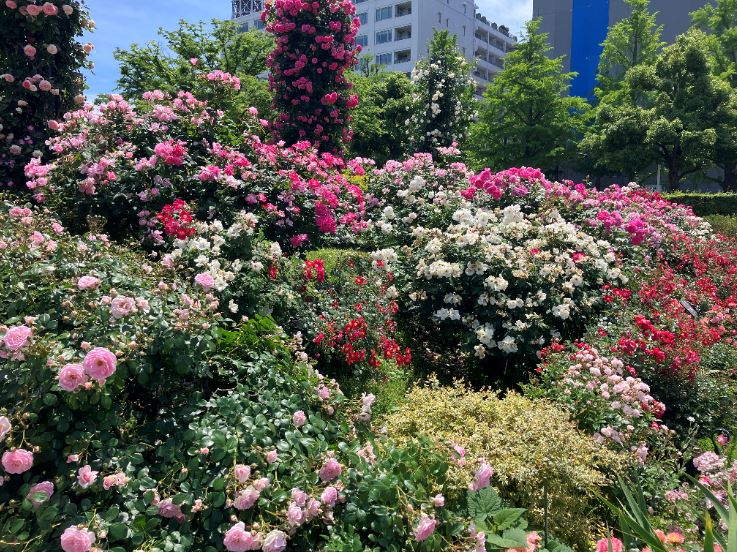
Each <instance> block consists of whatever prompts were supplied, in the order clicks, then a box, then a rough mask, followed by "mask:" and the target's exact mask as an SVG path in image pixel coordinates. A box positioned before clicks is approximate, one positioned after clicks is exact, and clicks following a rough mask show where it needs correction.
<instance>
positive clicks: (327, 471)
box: [319, 458, 343, 483]
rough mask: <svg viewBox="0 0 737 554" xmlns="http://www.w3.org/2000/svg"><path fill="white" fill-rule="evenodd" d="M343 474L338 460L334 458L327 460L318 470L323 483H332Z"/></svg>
mask: <svg viewBox="0 0 737 554" xmlns="http://www.w3.org/2000/svg"><path fill="white" fill-rule="evenodd" d="M342 472H343V468H342V467H341V465H340V463H339V462H338V460H336V459H335V458H328V459H327V461H326V462H325V464H324V465H323V466H322V467H321V468H320V472H319V476H320V479H322V480H323V481H324V482H326V483H327V482H328V481H332V480H334V479H337V478H338V477H339V476H340V474H341V473H342Z"/></svg>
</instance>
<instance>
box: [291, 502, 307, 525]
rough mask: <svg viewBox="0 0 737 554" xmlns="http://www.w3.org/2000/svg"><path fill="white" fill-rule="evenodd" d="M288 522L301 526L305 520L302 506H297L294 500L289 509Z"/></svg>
mask: <svg viewBox="0 0 737 554" xmlns="http://www.w3.org/2000/svg"><path fill="white" fill-rule="evenodd" d="M287 522H288V523H289V526H290V527H299V526H300V525H302V524H303V523H304V522H305V514H304V512H303V511H302V508H300V507H299V506H297V504H295V503H294V502H292V503H291V504H290V505H289V508H288V509H287Z"/></svg>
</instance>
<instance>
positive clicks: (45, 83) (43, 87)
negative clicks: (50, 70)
mask: <svg viewBox="0 0 737 554" xmlns="http://www.w3.org/2000/svg"><path fill="white" fill-rule="evenodd" d="M38 88H40V89H41V90H42V91H44V92H49V91H50V90H51V89H52V88H53V86H52V85H51V83H50V82H49V81H47V80H46V79H44V80H43V81H41V82H40V83H39V84H38Z"/></svg>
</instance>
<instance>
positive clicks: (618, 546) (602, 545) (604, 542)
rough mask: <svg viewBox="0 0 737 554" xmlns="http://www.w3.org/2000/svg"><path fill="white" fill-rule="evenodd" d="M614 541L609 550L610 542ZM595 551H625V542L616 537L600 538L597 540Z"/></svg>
mask: <svg viewBox="0 0 737 554" xmlns="http://www.w3.org/2000/svg"><path fill="white" fill-rule="evenodd" d="M610 541H611V543H612V549H611V550H609V542H610ZM595 552H624V544H623V543H622V541H621V540H619V539H618V538H616V537H611V538H604V539H599V540H598V541H597V542H596V550H595Z"/></svg>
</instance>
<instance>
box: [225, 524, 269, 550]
mask: <svg viewBox="0 0 737 554" xmlns="http://www.w3.org/2000/svg"><path fill="white" fill-rule="evenodd" d="M223 544H224V545H225V548H226V549H227V550H228V552H248V551H250V550H258V549H259V548H261V533H256V532H255V531H250V532H249V531H246V524H245V523H243V522H242V521H239V522H238V523H236V524H235V525H233V527H231V528H230V529H228V531H227V532H226V533H225V537H224V538H223Z"/></svg>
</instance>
